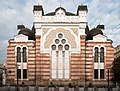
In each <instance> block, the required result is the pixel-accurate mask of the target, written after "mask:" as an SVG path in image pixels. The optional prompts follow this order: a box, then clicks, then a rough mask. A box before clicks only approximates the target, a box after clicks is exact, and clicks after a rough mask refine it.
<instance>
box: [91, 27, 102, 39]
mask: <svg viewBox="0 0 120 91" xmlns="http://www.w3.org/2000/svg"><path fill="white" fill-rule="evenodd" d="M98 34H101V35H103V32H102V30H101V29H100V28H93V29H91V31H90V35H91V36H92V37H93V36H95V35H98Z"/></svg>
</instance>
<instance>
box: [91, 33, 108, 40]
mask: <svg viewBox="0 0 120 91" xmlns="http://www.w3.org/2000/svg"><path fill="white" fill-rule="evenodd" d="M93 41H94V42H106V41H107V37H106V36H104V35H101V34H98V35H96V36H94V37H93Z"/></svg>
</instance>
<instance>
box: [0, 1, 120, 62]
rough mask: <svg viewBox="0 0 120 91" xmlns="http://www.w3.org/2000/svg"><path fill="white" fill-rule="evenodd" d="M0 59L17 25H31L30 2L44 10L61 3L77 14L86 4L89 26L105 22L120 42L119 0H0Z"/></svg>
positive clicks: (114, 39)
mask: <svg viewBox="0 0 120 91" xmlns="http://www.w3.org/2000/svg"><path fill="white" fill-rule="evenodd" d="M0 2H1V3H0V56H1V58H0V61H3V60H5V59H6V47H7V45H8V43H7V41H8V40H9V39H11V38H13V36H15V35H16V34H17V32H18V31H17V29H16V28H17V25H18V24H24V25H26V27H28V28H31V27H32V24H33V14H32V13H33V12H32V10H33V5H34V4H38V3H39V4H41V5H42V6H43V9H44V11H45V13H48V12H51V11H54V10H55V9H56V8H57V7H59V6H60V5H61V6H62V7H64V8H65V9H66V10H67V11H69V12H73V13H76V12H77V7H78V5H80V4H86V5H88V15H87V16H88V18H87V20H88V24H89V27H90V28H93V27H96V26H97V25H98V24H99V23H100V24H104V25H105V28H106V29H105V31H104V32H105V35H106V36H108V38H111V39H112V40H113V45H114V46H116V45H117V44H120V43H119V41H120V37H119V36H120V9H119V6H120V2H119V0H106V1H105V0H1V1H0Z"/></svg>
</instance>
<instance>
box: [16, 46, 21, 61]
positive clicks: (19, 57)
mask: <svg viewBox="0 0 120 91" xmlns="http://www.w3.org/2000/svg"><path fill="white" fill-rule="evenodd" d="M17 62H21V49H20V47H17Z"/></svg>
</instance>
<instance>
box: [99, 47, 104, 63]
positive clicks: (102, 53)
mask: <svg viewBox="0 0 120 91" xmlns="http://www.w3.org/2000/svg"><path fill="white" fill-rule="evenodd" d="M100 62H104V48H103V47H101V48H100Z"/></svg>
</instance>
